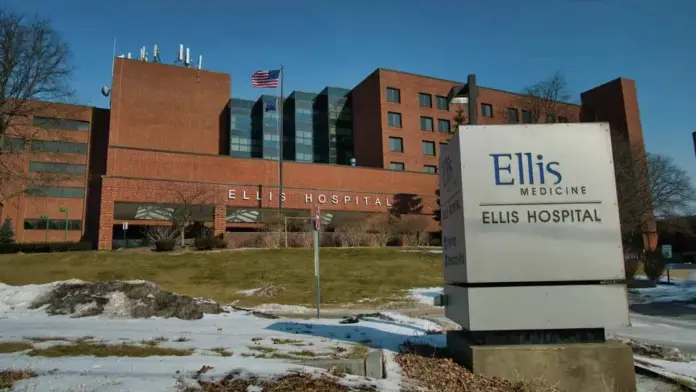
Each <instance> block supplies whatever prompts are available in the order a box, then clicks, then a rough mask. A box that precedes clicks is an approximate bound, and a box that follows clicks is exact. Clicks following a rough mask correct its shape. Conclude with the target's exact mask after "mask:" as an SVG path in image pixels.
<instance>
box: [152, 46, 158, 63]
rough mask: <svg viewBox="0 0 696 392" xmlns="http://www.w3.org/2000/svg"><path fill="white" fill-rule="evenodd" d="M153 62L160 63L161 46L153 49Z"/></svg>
mask: <svg viewBox="0 0 696 392" xmlns="http://www.w3.org/2000/svg"><path fill="white" fill-rule="evenodd" d="M152 62H154V63H159V62H160V54H159V46H157V44H155V46H154V47H153V48H152Z"/></svg>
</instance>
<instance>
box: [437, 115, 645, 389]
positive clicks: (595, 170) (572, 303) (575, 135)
mask: <svg viewBox="0 0 696 392" xmlns="http://www.w3.org/2000/svg"><path fill="white" fill-rule="evenodd" d="M440 204H441V211H442V212H441V214H442V220H441V224H442V244H443V265H444V278H445V282H446V285H445V293H444V305H445V315H446V316H447V317H448V318H449V319H451V320H452V321H454V322H456V323H457V324H459V325H461V326H462V331H456V332H450V333H448V336H447V345H448V349H449V351H450V352H451V353H452V355H453V357H455V358H456V359H457V360H458V361H460V362H461V363H462V364H464V365H465V366H467V367H469V368H470V369H472V370H473V371H475V372H479V373H483V374H485V375H489V376H499V377H504V378H509V379H518V378H519V377H524V378H538V377H542V378H544V379H545V380H546V381H547V382H549V383H550V384H552V385H553V384H558V385H559V386H561V387H562V388H563V389H564V390H566V391H568V392H576V391H577V392H579V391H583V392H584V391H588V392H589V391H593V392H594V391H599V390H604V389H605V387H606V386H608V387H612V386H613V387H614V388H616V389H615V390H620V391H635V387H636V386H635V374H634V370H633V356H632V353H631V349H630V347H628V346H625V345H621V344H616V343H607V342H606V341H605V333H604V331H605V329H606V328H609V327H615V326H622V325H628V324H629V313H628V301H627V293H626V285H625V272H624V264H623V250H622V246H621V236H620V227H619V214H618V207H617V199H616V184H615V179H614V166H613V161H612V150H611V139H610V135H609V126H608V124H603V123H601V124H600V123H583V124H528V125H500V126H497V125H496V126H462V127H460V128H459V131H458V132H457V134H456V135H455V136H454V137H453V138H452V139H451V140H450V142H449V144H448V145H447V146H446V147H444V148H443V152H442V153H441V156H440Z"/></svg>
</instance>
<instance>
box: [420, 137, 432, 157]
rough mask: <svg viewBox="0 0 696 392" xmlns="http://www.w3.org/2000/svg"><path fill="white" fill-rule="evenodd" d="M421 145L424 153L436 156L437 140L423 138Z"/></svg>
mask: <svg viewBox="0 0 696 392" xmlns="http://www.w3.org/2000/svg"><path fill="white" fill-rule="evenodd" d="M421 146H422V148H423V155H430V156H433V157H434V156H435V142H429V141H426V140H423V141H422V142H421Z"/></svg>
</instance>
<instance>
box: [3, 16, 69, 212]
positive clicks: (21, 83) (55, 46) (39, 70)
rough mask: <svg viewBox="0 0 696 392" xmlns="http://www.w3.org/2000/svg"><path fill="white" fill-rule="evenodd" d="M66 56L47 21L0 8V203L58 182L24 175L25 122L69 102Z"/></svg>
mask: <svg viewBox="0 0 696 392" xmlns="http://www.w3.org/2000/svg"><path fill="white" fill-rule="evenodd" d="M71 75H72V65H71V61H70V51H69V49H68V45H67V44H66V43H65V42H64V41H63V40H62V38H61V36H60V35H59V34H58V33H57V32H56V31H55V30H53V29H52V28H51V26H50V23H49V22H48V21H47V20H41V19H37V18H27V17H25V16H23V15H18V14H14V13H10V12H8V11H7V10H5V9H3V8H2V7H0V202H2V201H4V200H7V199H9V198H11V197H13V196H16V195H18V194H20V193H22V192H24V191H25V190H26V189H27V188H28V187H31V186H44V184H53V183H56V182H58V181H61V180H63V179H64V178H63V177H71V178H74V177H75V176H74V175H72V176H67V175H64V174H57V173H24V172H25V170H24V166H25V164H26V162H27V159H26V155H27V154H28V153H30V152H31V151H32V150H31V149H28V148H26V146H25V145H26V142H27V141H30V140H31V139H32V138H33V136H34V135H33V133H32V130H31V128H30V127H27V126H26V125H27V123H28V119H29V118H30V117H32V116H33V115H34V114H37V113H42V114H45V113H47V112H49V110H50V109H52V108H53V102H57V101H65V100H68V99H69V98H70V97H71V96H72V91H71V89H70V88H69V85H68V83H69V80H70V77H71Z"/></svg>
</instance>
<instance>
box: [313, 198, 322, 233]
mask: <svg viewBox="0 0 696 392" xmlns="http://www.w3.org/2000/svg"><path fill="white" fill-rule="evenodd" d="M314 228H315V229H316V230H319V229H320V228H321V207H320V206H319V204H315V205H314Z"/></svg>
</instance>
